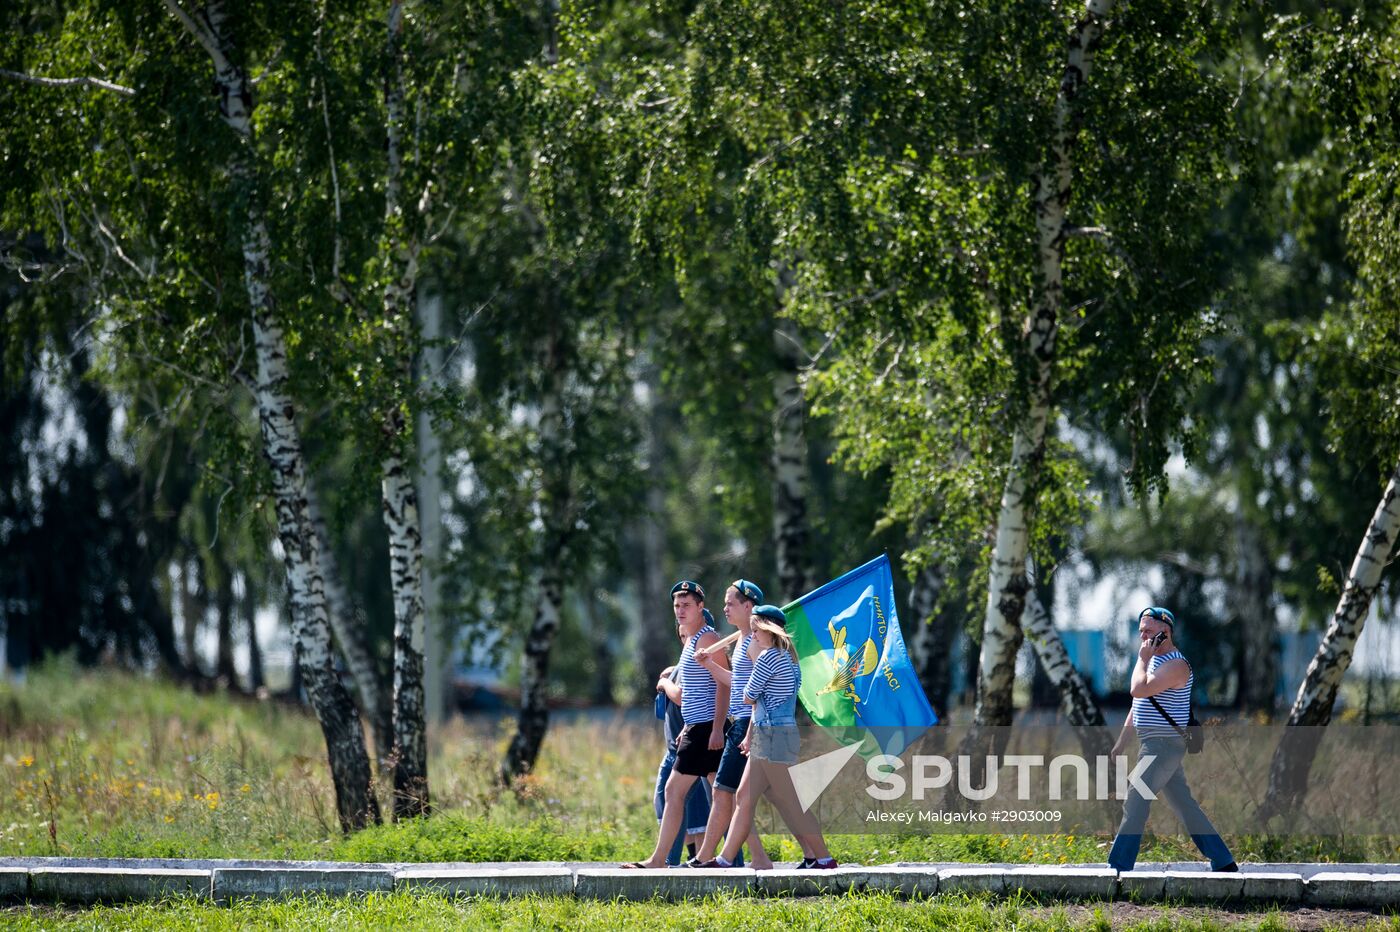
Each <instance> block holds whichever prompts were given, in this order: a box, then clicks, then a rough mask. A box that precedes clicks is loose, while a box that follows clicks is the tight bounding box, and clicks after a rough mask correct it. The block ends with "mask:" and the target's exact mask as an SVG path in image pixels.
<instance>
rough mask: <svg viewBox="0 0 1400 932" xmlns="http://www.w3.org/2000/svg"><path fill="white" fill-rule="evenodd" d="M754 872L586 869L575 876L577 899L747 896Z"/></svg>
mask: <svg viewBox="0 0 1400 932" xmlns="http://www.w3.org/2000/svg"><path fill="white" fill-rule="evenodd" d="M753 882H754V871H752V870H750V869H749V868H747V867H728V868H704V867H697V868H689V869H678V870H669V869H667V868H658V869H654V870H646V869H642V870H627V869H624V868H620V867H598V868H583V869H581V870H579V871H577V872H576V873H575V874H574V896H577V897H582V898H584V899H590V900H630V901H639V900H650V899H653V898H656V897H660V898H661V899H663V900H684V899H690V898H692V897H702V896H709V895H710V894H711V893H719V892H721V891H731V892H735V893H747V892H749V891H750V890H751V889H752V887H753Z"/></svg>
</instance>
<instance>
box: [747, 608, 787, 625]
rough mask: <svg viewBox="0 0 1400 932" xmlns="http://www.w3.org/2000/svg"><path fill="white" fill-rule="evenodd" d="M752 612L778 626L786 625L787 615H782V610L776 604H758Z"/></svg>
mask: <svg viewBox="0 0 1400 932" xmlns="http://www.w3.org/2000/svg"><path fill="white" fill-rule="evenodd" d="M753 613H754V614H755V615H757V616H758V617H759V618H764V619H767V620H768V621H771V622H773V624H775V625H777V626H778V627H780V628H786V627H787V616H786V615H784V614H783V610H782V609H781V608H778V606H776V605H760V606H759V607H758V608H756V609H754V610H753Z"/></svg>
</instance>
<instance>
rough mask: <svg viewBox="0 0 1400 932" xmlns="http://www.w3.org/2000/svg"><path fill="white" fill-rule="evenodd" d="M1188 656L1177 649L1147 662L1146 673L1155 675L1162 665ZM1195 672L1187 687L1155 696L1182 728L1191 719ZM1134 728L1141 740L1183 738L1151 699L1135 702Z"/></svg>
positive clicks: (1180, 687)
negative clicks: (1192, 688) (1163, 716)
mask: <svg viewBox="0 0 1400 932" xmlns="http://www.w3.org/2000/svg"><path fill="white" fill-rule="evenodd" d="M1185 659H1186V656H1185V655H1184V654H1182V653H1181V651H1179V650H1174V651H1171V652H1169V653H1166V654H1162V655H1161V656H1160V657H1153V658H1152V659H1151V660H1149V661H1148V662H1147V672H1148V673H1149V674H1152V673H1156V672H1157V668H1158V667H1160V666H1162V664H1164V663H1167V662H1169V661H1172V660H1183V661H1184V660H1185ZM1195 680H1196V675H1195V673H1194V672H1192V673H1189V674H1187V677H1186V683H1185V685H1182V686H1178V687H1176V688H1175V689H1165V690H1163V691H1162V692H1159V693H1158V694H1157V696H1156V699H1157V701H1158V702H1160V703H1161V704H1162V708H1164V709H1166V710H1167V714H1168V715H1170V716H1171V717H1172V721H1174V722H1176V724H1177V726H1178V727H1180V728H1185V727H1186V722H1187V720H1188V719H1189V718H1190V717H1191V686H1192V684H1194V683H1195ZM1132 721H1133V728H1135V729H1136V730H1137V733H1138V736H1139V737H1145V738H1153V737H1163V736H1165V737H1172V738H1176V737H1180V734H1179V733H1178V732H1177V730H1176V729H1175V728H1173V727H1172V726H1171V724H1170V723H1169V722H1167V720H1166V719H1164V718H1162V713H1160V712H1158V711H1157V707H1156V706H1154V705H1153V704H1152V702H1151V700H1149V699H1139V698H1135V699H1133V710H1132Z"/></svg>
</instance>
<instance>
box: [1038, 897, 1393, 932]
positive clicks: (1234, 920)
mask: <svg viewBox="0 0 1400 932" xmlns="http://www.w3.org/2000/svg"><path fill="white" fill-rule="evenodd" d="M1095 909H1105V910H1107V912H1108V915H1109V917H1110V921H1111V922H1112V923H1113V926H1114V928H1118V927H1119V926H1130V925H1133V924H1134V923H1139V922H1146V923H1151V922H1160V921H1161V920H1162V918H1163V910H1162V907H1161V906H1148V905H1141V904H1137V903H1110V904H1099V905H1097V906H1095V905H1088V904H1082V903H1063V904H1060V905H1059V906H1043V907H1034V908H1031V909H1028V910H1027V912H1029V913H1031V914H1032V915H1036V916H1044V917H1046V918H1049V917H1050V916H1052V915H1055V914H1056V913H1059V912H1060V911H1063V915H1065V916H1067V917H1068V918H1069V919H1070V920H1071V921H1072V922H1074V923H1075V924H1076V925H1078V924H1079V923H1081V922H1082V923H1086V924H1087V923H1088V922H1089V921H1090V920H1091V919H1092V918H1093V916H1094V911H1095ZM1171 913H1172V915H1173V916H1174V917H1175V918H1177V919H1179V920H1180V921H1181V922H1183V923H1187V922H1191V923H1199V922H1207V921H1209V922H1212V923H1218V924H1220V925H1224V926H1235V925H1242V926H1245V927H1246V928H1248V927H1252V926H1257V925H1258V924H1259V923H1261V922H1263V920H1264V917H1265V916H1268V915H1270V914H1269V912H1267V911H1259V910H1247V909H1223V908H1221V907H1218V906H1179V907H1177V908H1175V909H1173V910H1172V911H1171ZM1274 915H1276V916H1277V918H1278V919H1279V920H1280V921H1281V922H1282V924H1283V925H1284V927H1285V928H1288V929H1298V930H1308V932H1311V930H1322V929H1359V928H1363V927H1365V926H1366V925H1368V924H1369V925H1370V926H1371V927H1372V928H1393V929H1400V916H1397V915H1394V914H1391V915H1386V914H1381V913H1373V912H1366V911H1364V910H1355V909H1318V908H1317V907H1313V906H1298V907H1294V908H1292V909H1280V910H1279V911H1278V912H1277V913H1275V914H1274Z"/></svg>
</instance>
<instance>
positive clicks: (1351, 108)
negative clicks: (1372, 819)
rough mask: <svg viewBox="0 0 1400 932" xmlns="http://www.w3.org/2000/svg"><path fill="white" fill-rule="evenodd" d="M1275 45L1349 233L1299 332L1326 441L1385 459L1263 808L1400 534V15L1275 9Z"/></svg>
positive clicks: (1311, 725)
mask: <svg viewBox="0 0 1400 932" xmlns="http://www.w3.org/2000/svg"><path fill="white" fill-rule="evenodd" d="M1277 36H1278V41H1279V45H1280V47H1281V48H1282V49H1283V50H1284V51H1285V54H1286V56H1287V57H1288V59H1289V61H1290V63H1291V65H1292V67H1293V70H1294V72H1295V74H1296V75H1297V76H1298V77H1300V78H1302V79H1304V80H1306V81H1307V82H1308V84H1309V85H1310V87H1311V88H1312V89H1313V92H1314V94H1315V95H1316V98H1315V102H1316V106H1317V107H1318V108H1319V111H1320V112H1321V113H1324V114H1326V117H1327V121H1328V125H1329V129H1330V130H1331V132H1332V133H1333V134H1334V138H1335V139H1336V140H1337V142H1338V143H1339V146H1338V148H1339V149H1340V152H1341V153H1342V156H1341V157H1342V158H1344V159H1345V160H1346V161H1345V163H1344V164H1345V165H1346V168H1347V174H1348V179H1347V180H1348V190H1347V204H1346V208H1347V215H1346V228H1347V242H1348V246H1349V248H1350V251H1351V253H1352V255H1353V257H1354V258H1355V260H1356V267H1357V276H1358V282H1357V286H1356V294H1355V296H1354V298H1353V300H1352V301H1351V302H1349V303H1347V304H1345V305H1342V306H1341V307H1339V308H1336V309H1334V310H1333V311H1331V312H1330V313H1328V314H1327V315H1326V316H1325V317H1324V318H1323V320H1322V321H1321V323H1320V325H1318V326H1317V327H1316V328H1313V329H1312V330H1311V332H1308V333H1305V336H1306V339H1307V342H1308V344H1310V345H1311V346H1312V356H1313V358H1314V359H1315V360H1316V361H1317V363H1318V364H1319V365H1320V366H1321V367H1322V368H1323V371H1324V373H1325V374H1326V376H1327V379H1326V383H1325V384H1327V385H1328V386H1329V392H1328V395H1329V398H1328V400H1329V403H1330V404H1329V408H1330V410H1329V415H1330V417H1329V426H1330V428H1331V431H1332V435H1333V443H1334V450H1335V451H1336V452H1337V453H1338V454H1341V455H1349V456H1352V457H1354V458H1356V459H1357V460H1358V461H1359V463H1360V464H1362V465H1367V464H1371V463H1375V462H1379V463H1381V464H1384V465H1385V466H1387V467H1390V472H1389V476H1388V478H1387V479H1386V481H1385V487H1384V490H1383V491H1382V492H1381V495H1380V500H1379V502H1378V503H1377V505H1376V508H1375V512H1374V513H1373V514H1372V516H1371V519H1370V521H1369V522H1368V523H1367V525H1366V529H1365V532H1364V534H1363V535H1362V538H1361V541H1360V544H1359V545H1358V547H1357V549H1356V554H1355V556H1354V557H1353V558H1352V561H1351V566H1350V569H1349V570H1348V571H1347V575H1346V578H1345V580H1343V581H1341V594H1340V598H1339V599H1338V601H1337V606H1336V608H1335V609H1334V610H1333V612H1332V617H1331V619H1330V621H1329V622H1328V625H1327V630H1326V632H1325V633H1324V634H1323V637H1322V641H1321V643H1320V644H1319V645H1318V648H1317V652H1316V653H1315V654H1314V656H1313V659H1312V661H1311V662H1310V663H1309V664H1308V669H1307V673H1306V674H1305V675H1304V677H1303V682H1302V683H1301V684H1300V685H1299V688H1298V693H1297V696H1296V698H1295V699H1294V701H1293V706H1292V709H1291V710H1290V712H1289V716H1288V726H1289V727H1288V728H1286V729H1285V730H1284V734H1283V737H1282V738H1281V739H1280V741H1279V746H1278V748H1277V749H1276V750H1275V752H1274V757H1273V761H1272V764H1271V766H1270V773H1269V790H1268V795H1267V796H1266V798H1265V800H1264V802H1263V804H1262V805H1261V807H1260V809H1261V812H1260V814H1261V816H1262V817H1264V818H1266V819H1267V818H1272V817H1274V816H1277V815H1280V814H1283V813H1286V812H1290V811H1293V810H1294V809H1295V808H1296V807H1297V806H1298V805H1299V804H1301V802H1302V800H1303V797H1304V795H1305V794H1306V791H1307V778H1308V773H1309V771H1310V769H1311V767H1312V763H1313V760H1314V758H1315V756H1316V754H1317V751H1318V747H1319V744H1320V742H1321V740H1322V729H1321V726H1324V725H1326V724H1328V723H1329V722H1330V721H1331V719H1332V712H1333V707H1334V705H1335V704H1336V700H1337V695H1338V691H1339V689H1340V687H1341V685H1342V681H1343V678H1344V676H1345V674H1346V671H1347V669H1348V667H1349V666H1350V665H1351V660H1352V655H1353V652H1354V651H1355V649H1356V644H1357V639H1358V638H1359V637H1360V635H1361V631H1362V628H1363V626H1364V625H1365V623H1366V618H1367V615H1368V614H1369V613H1370V610H1371V606H1372V603H1373V601H1374V600H1375V597H1376V594H1377V592H1378V591H1379V589H1380V587H1381V583H1382V575H1383V572H1384V570H1385V568H1386V565H1387V564H1388V563H1389V562H1390V560H1391V559H1392V554H1393V553H1394V551H1395V544H1396V537H1397V535H1400V440H1397V438H1400V390H1397V387H1396V383H1395V379H1394V372H1395V371H1396V370H1397V368H1400V271H1398V270H1400V237H1397V234H1396V231H1397V229H1400V192H1397V190H1396V187H1395V178H1396V177H1397V172H1400V116H1397V114H1396V113H1395V109H1394V100H1395V99H1396V94H1397V93H1398V92H1400V86H1397V84H1398V83H1400V82H1397V76H1396V72H1395V69H1394V66H1393V63H1394V56H1395V55H1396V53H1397V52H1400V21H1397V20H1396V19H1395V17H1394V16H1385V17H1382V18H1381V19H1380V20H1379V21H1371V20H1368V19H1367V18H1366V17H1365V16H1364V15H1363V14H1362V13H1357V14H1355V15H1353V16H1352V17H1350V18H1348V19H1343V18H1342V17H1341V16H1339V15H1337V14H1329V15H1327V16H1325V17H1324V18H1323V19H1322V20H1321V21H1320V22H1318V23H1303V22H1301V21H1299V20H1297V19H1294V18H1290V17H1285V18H1282V19H1281V20H1280V22H1279V24H1278V31H1277Z"/></svg>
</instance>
